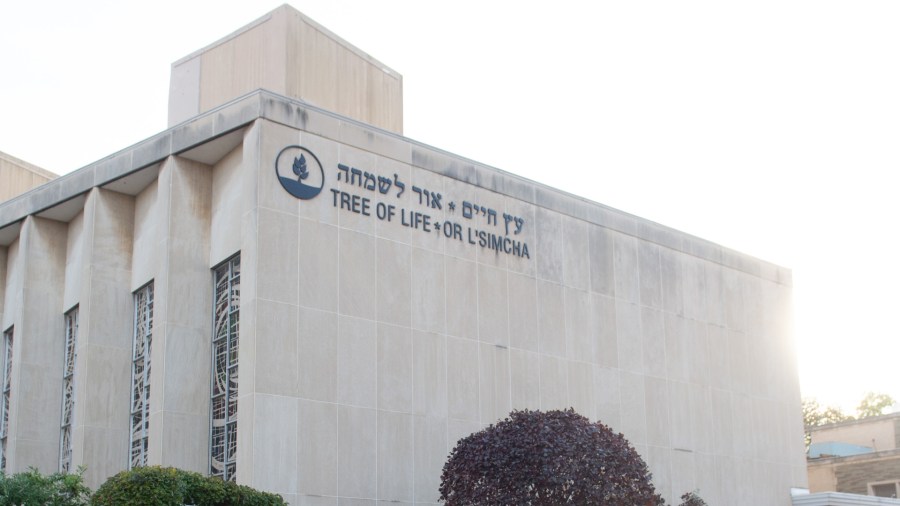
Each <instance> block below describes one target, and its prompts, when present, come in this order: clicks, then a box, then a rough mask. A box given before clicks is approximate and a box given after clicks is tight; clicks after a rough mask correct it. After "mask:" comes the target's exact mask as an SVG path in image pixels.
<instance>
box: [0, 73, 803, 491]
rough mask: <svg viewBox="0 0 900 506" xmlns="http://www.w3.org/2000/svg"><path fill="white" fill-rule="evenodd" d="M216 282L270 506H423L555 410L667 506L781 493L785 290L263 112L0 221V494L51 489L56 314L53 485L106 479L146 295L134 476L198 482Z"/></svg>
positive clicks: (565, 208) (253, 456) (474, 167)
mask: <svg viewBox="0 0 900 506" xmlns="http://www.w3.org/2000/svg"><path fill="white" fill-rule="evenodd" d="M298 146H299V147H302V149H300V148H298ZM282 155H283V156H282ZM300 155H303V160H304V162H303V163H300V162H298V160H299V159H300ZM295 162H296V164H295ZM284 163H287V165H284ZM301 166H302V167H301ZM320 167H321V170H320ZM294 168H297V171H296V172H293V174H291V171H292V170H293V169H294ZM304 173H306V174H307V175H308V178H307V179H303V178H302V177H301V175H302V174H304ZM279 174H280V175H281V176H282V177H285V176H286V179H287V180H290V181H286V182H284V184H282V180H281V179H279ZM292 178H297V179H296V180H297V182H304V185H306V186H307V187H311V188H314V189H315V187H317V186H318V185H320V184H321V191H320V192H319V193H318V195H316V196H314V197H312V198H308V199H306V200H303V199H298V198H296V197H294V196H293V195H292V194H291V193H289V192H288V191H287V189H286V188H288V187H293V188H295V189H296V187H295V186H291V185H294V184H295V183H294V182H293V179H292ZM306 196H308V195H306ZM238 255H239V256H238ZM235 258H239V262H240V282H239V297H238V296H237V294H234V297H236V298H234V299H233V300H234V301H235V302H234V304H235V305H234V307H232V308H231V309H232V310H233V314H232V315H231V316H232V317H234V321H235V322H238V319H239V340H236V341H235V342H234V343H233V344H234V349H233V352H234V356H233V358H234V360H236V363H237V364H238V367H239V372H240V374H239V376H238V375H237V374H235V376H233V377H232V378H231V380H233V381H234V384H235V389H234V392H235V394H236V396H235V397H234V398H235V399H236V401H235V403H234V407H235V408H236V415H235V416H236V418H235V420H236V429H235V430H236V432H235V435H236V447H235V453H234V454H233V458H234V461H235V477H236V479H237V481H238V482H240V483H246V484H248V485H251V486H254V487H259V488H261V489H265V490H269V491H273V492H278V493H280V494H283V495H284V496H285V498H287V499H288V500H289V501H290V502H291V503H292V504H328V505H337V504H374V502H375V501H394V502H399V503H415V504H433V503H436V502H437V499H438V493H437V488H438V484H439V481H440V471H441V467H442V464H443V462H444V461H445V459H446V457H447V455H448V454H449V452H450V450H451V449H452V447H453V445H454V443H455V442H456V441H457V440H458V439H459V438H460V437H463V436H465V435H468V434H469V433H471V432H473V431H476V430H478V429H480V428H482V427H485V426H487V425H488V424H490V423H492V422H494V421H496V420H498V419H500V418H503V417H504V416H505V415H506V414H507V413H508V412H509V411H510V410H511V409H524V408H530V409H555V408H567V407H570V406H571V407H574V408H575V409H576V410H577V411H578V412H580V413H582V414H584V415H585V416H588V417H589V418H591V419H592V420H596V419H599V420H601V421H603V422H604V423H606V424H608V425H611V426H612V427H613V428H614V429H616V430H618V431H622V432H623V433H624V434H625V436H626V437H627V438H628V439H629V440H630V441H631V442H632V443H633V444H634V446H635V447H636V448H637V450H638V451H639V452H640V454H641V455H642V456H644V458H645V460H646V461H647V462H648V464H649V465H650V467H651V469H652V471H653V473H654V480H655V483H656V485H657V487H658V488H659V489H660V490H661V491H662V492H663V494H664V495H665V496H666V498H667V499H669V500H670V501H674V499H675V498H677V497H678V496H679V495H681V494H682V493H683V492H685V491H690V490H694V489H699V490H700V491H701V495H702V496H703V497H704V498H705V499H706V500H707V501H708V502H709V503H710V504H736V505H742V504H747V505H756V504H771V505H788V504H790V501H791V499H790V489H791V488H792V487H801V488H802V487H805V486H806V483H807V474H806V465H805V461H804V447H803V426H802V419H801V415H800V396H799V387H798V379H797V370H796V362H795V356H794V348H793V343H792V338H791V330H790V327H791V274H790V271H788V270H787V269H784V268H782V267H778V266H775V265H772V264H769V263H766V262H764V261H760V260H757V259H754V258H751V257H749V256H746V255H744V254H741V253H738V252H735V251H731V250H728V249H726V248H723V247H720V246H717V245H715V244H712V243H710V242H707V241H704V240H702V239H699V238H696V237H692V236H689V235H686V234H683V233H680V232H678V231H675V230H672V229H669V228H667V227H665V226H662V225H659V224H656V223H652V222H650V221H647V220H643V219H641V218H638V217H635V216H632V215H629V214H626V213H623V212H621V211H617V210H615V209H611V208H608V207H605V206H603V205H600V204H596V203H593V202H589V201H586V200H584V199H581V198H578V197H576V196H573V195H569V194H566V193H563V192H560V191H558V190H555V189H553V188H548V187H546V186H543V185H540V184H538V183H534V182H532V181H528V180H525V179H523V178H520V177H517V176H515V175H512V174H509V173H506V172H503V171H500V170H497V169H494V168H491V167H487V166H484V165H481V164H478V163H477V162H473V161H471V160H467V159H465V158H461V157H458V156H455V155H452V154H449V153H446V152H443V151H440V150H437V149H434V148H431V147H428V146H425V145H422V144H420V143H417V142H415V141H412V140H409V139H406V138H403V137H400V136H398V135H396V134H393V133H391V132H388V131H385V130H381V129H379V128H376V127H373V126H370V125H367V124H364V123H361V122H359V121H356V120H353V119H349V118H347V117H344V116H340V115H337V114H335V113H333V112H329V111H327V110H324V109H320V108H317V107H314V106H311V105H309V104H307V103H304V102H300V101H295V100H292V99H289V98H286V97H283V96H279V95H276V94H273V93H270V92H265V91H256V92H253V93H250V94H248V95H245V96H243V97H240V98H238V99H236V100H234V101H232V102H230V103H228V104H226V105H224V106H222V107H220V108H218V109H216V110H215V111H213V112H210V113H206V114H201V115H199V116H197V117H194V118H193V119H191V120H189V121H186V122H183V123H180V124H179V125H177V126H175V127H173V128H170V129H168V130H166V131H165V132H163V133H161V134H159V135H156V136H154V137H152V138H150V139H147V140H146V141H144V142H141V143H139V144H137V145H135V146H133V147H131V148H129V149H127V150H125V151H122V152H119V153H116V154H114V155H112V156H110V157H107V158H104V159H103V160H101V161H99V162H97V163H95V164H92V165H89V166H87V167H85V168H83V169H80V170H78V171H76V172H73V173H71V174H68V175H66V176H63V177H61V178H59V179H57V180H54V181H52V182H50V183H48V184H46V185H44V186H42V187H41V188H39V189H37V190H35V191H32V192H30V193H28V194H26V195H24V196H22V197H21V198H18V199H14V200H12V201H8V202H6V203H3V204H0V312H2V313H0V331H3V332H7V331H9V332H11V333H12V335H13V336H14V338H13V343H14V344H13V346H12V348H11V351H12V361H11V363H12V367H11V370H10V372H11V374H10V378H11V380H10V381H11V385H10V390H9V392H10V393H9V408H8V427H7V433H6V440H5V441H6V442H5V444H6V446H5V450H4V455H5V456H6V458H7V461H6V470H7V471H8V472H15V471H21V470H24V469H26V468H27V467H29V466H36V467H38V468H39V469H41V470H42V471H55V470H56V469H58V467H59V465H60V457H61V453H62V445H61V423H60V420H61V416H62V409H63V405H64V402H63V397H64V392H63V384H64V363H65V343H66V325H65V318H64V315H65V314H66V313H68V312H70V311H71V310H72V309H73V308H77V310H78V321H79V327H78V335H77V342H76V348H77V358H76V364H75V372H74V397H73V398H74V411H73V412H74V418H73V420H72V433H71V440H72V445H71V446H72V457H71V462H72V465H73V466H79V465H84V466H86V467H87V475H86V476H87V479H88V482H89V484H91V485H93V486H96V485H97V484H99V483H101V482H102V481H104V480H105V479H106V477H108V476H110V475H111V474H114V473H115V472H117V471H119V470H122V469H126V468H127V467H128V465H129V462H130V458H131V455H132V454H131V450H132V444H133V434H132V425H133V421H134V420H133V417H134V415H133V413H132V411H133V410H132V407H133V398H134V395H135V394H134V392H133V388H132V387H133V377H134V376H135V373H134V367H135V365H134V359H133V358H134V357H133V354H134V350H135V349H134V336H135V296H134V295H133V294H134V293H135V292H136V291H138V290H140V289H141V288H142V287H145V286H147V285H148V283H152V284H153V290H154V301H153V302H154V307H153V315H152V316H153V321H152V348H151V349H150V351H149V356H150V359H149V360H150V363H151V364H152V367H151V368H150V372H149V373H148V381H149V396H148V397H147V401H148V410H147V412H148V413H149V415H148V416H149V419H148V421H147V426H146V437H147V453H146V463H148V464H163V465H173V466H178V467H182V468H185V469H191V470H195V471H199V472H203V473H210V472H211V467H212V466H211V462H210V447H211V444H212V443H211V436H210V434H211V431H212V429H211V423H210V420H211V417H212V415H211V410H213V406H212V403H211V397H212V395H213V389H215V388H217V387H216V386H215V382H214V381H212V375H213V373H212V370H213V363H214V350H213V343H214V331H215V333H216V334H215V335H219V334H218V332H219V330H218V327H217V326H216V327H214V323H215V321H218V320H214V312H215V311H216V310H215V307H218V306H216V304H217V301H218V300H219V299H218V297H217V296H214V294H216V293H218V292H216V291H215V286H214V273H215V272H216V271H214V269H215V268H217V267H218V266H221V265H223V262H226V261H229V260H233V259H235ZM235 315H237V316H235ZM0 356H2V355H0ZM236 372H237V370H235V373H236ZM237 377H239V378H240V379H239V381H237ZM676 503H677V501H676Z"/></svg>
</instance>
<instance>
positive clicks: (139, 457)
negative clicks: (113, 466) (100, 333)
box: [128, 281, 153, 469]
mask: <svg viewBox="0 0 900 506" xmlns="http://www.w3.org/2000/svg"><path fill="white" fill-rule="evenodd" d="M152 342H153V282H152V281H151V282H150V283H149V284H147V285H144V287H143V288H141V289H140V290H138V291H136V292H134V342H133V352H132V355H131V446H130V458H129V459H128V467H129V469H130V468H134V467H140V466H144V465H146V464H147V434H148V432H149V429H150V345H151V344H152Z"/></svg>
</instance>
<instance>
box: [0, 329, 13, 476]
mask: <svg viewBox="0 0 900 506" xmlns="http://www.w3.org/2000/svg"><path fill="white" fill-rule="evenodd" d="M12 361H13V329H12V327H10V328H9V330H7V331H6V332H4V333H3V399H2V400H0V471H2V472H6V442H7V436H8V435H9V396H10V391H11V389H12V366H13V363H12Z"/></svg>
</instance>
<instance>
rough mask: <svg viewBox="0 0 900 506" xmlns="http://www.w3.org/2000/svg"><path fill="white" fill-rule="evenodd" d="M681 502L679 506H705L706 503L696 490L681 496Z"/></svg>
mask: <svg viewBox="0 0 900 506" xmlns="http://www.w3.org/2000/svg"><path fill="white" fill-rule="evenodd" d="M681 501H682V502H681V505H680V506H706V501H704V500H703V498H702V497H700V494H699V493H698V492H697V491H696V490H694V491H693V492H687V493H685V494H683V495H682V496H681Z"/></svg>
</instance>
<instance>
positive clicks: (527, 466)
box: [440, 409, 663, 506]
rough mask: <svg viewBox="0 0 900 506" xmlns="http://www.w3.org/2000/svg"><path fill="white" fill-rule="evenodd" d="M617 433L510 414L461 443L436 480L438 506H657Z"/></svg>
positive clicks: (567, 415)
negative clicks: (562, 505)
mask: <svg viewBox="0 0 900 506" xmlns="http://www.w3.org/2000/svg"><path fill="white" fill-rule="evenodd" d="M650 478H651V475H650V472H649V470H648V469H647V465H646V463H644V461H643V459H641V457H640V455H638V453H637V452H636V451H635V450H634V448H633V447H632V446H631V445H630V444H629V443H628V441H627V440H626V439H625V437H624V436H623V435H622V434H617V433H615V432H613V431H612V429H610V428H609V427H607V426H606V425H603V424H602V423H600V422H596V423H591V422H590V421H589V420H588V419H587V418H585V417H583V416H581V415H579V414H577V413H575V411H574V410H572V409H568V410H565V411H547V412H541V411H528V410H526V411H513V412H512V413H510V415H509V417H508V418H506V419H505V420H502V421H500V422H498V423H497V424H495V425H491V426H489V427H488V428H486V429H484V430H482V431H480V432H476V433H474V434H472V435H470V436H468V437H466V438H463V439H461V440H460V441H459V442H458V443H457V444H456V447H455V448H454V449H453V451H452V452H451V453H450V457H449V458H448V460H447V462H446V464H444V471H443V474H442V476H441V487H440V492H441V500H442V501H444V502H445V503H446V504H447V505H448V506H462V505H535V506H537V505H551V504H553V505H556V504H580V505H600V504H602V505H608V506H657V505H659V504H663V501H662V498H661V497H660V496H659V495H658V494H657V493H656V491H655V490H654V488H653V485H652V484H651V482H650Z"/></svg>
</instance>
